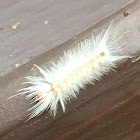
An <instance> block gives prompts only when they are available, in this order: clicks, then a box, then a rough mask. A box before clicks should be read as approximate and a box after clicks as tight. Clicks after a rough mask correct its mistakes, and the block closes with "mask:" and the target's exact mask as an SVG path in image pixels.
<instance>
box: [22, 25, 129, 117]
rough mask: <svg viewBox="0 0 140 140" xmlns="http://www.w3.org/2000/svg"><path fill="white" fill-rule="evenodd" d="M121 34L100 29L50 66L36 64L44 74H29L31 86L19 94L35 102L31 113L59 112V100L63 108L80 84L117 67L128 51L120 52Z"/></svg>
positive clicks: (92, 80)
mask: <svg viewBox="0 0 140 140" xmlns="http://www.w3.org/2000/svg"><path fill="white" fill-rule="evenodd" d="M121 37H122V35H121V36H119V35H118V34H114V35H112V33H111V28H110V26H109V28H108V29H107V31H106V32H105V33H103V32H101V33H100V34H99V35H97V37H96V38H94V36H93V35H91V37H90V38H88V39H85V40H84V41H83V42H81V43H79V44H78V47H75V48H74V49H72V50H68V51H66V52H64V56H62V57H60V58H59V60H58V62H57V63H52V64H53V66H52V67H50V68H48V69H42V68H40V67H39V66H37V65H35V66H36V67H37V68H38V70H39V71H40V74H41V76H29V77H27V80H28V81H29V82H27V83H29V84H31V86H29V87H27V88H24V89H22V90H21V91H20V93H19V94H27V99H29V100H31V102H36V104H35V105H34V106H33V107H32V108H30V109H29V111H31V114H30V117H29V118H33V117H35V116H38V115H40V114H41V113H43V112H44V111H45V110H49V111H50V113H51V114H53V115H54V116H55V115H56V112H57V107H58V102H60V104H61V106H62V109H63V111H65V109H66V104H67V101H69V100H70V99H71V98H76V95H77V94H78V93H79V90H80V89H81V88H85V86H86V85H87V84H94V83H95V82H96V81H99V80H100V79H101V77H102V76H103V75H106V74H108V72H109V71H110V70H112V69H113V68H115V67H116V64H117V63H118V62H120V61H121V60H122V59H124V58H128V57H127V56H125V55H123V56H122V55H119V52H120V51H121V50H122V49H121V45H120V43H119V40H120V38H121Z"/></svg>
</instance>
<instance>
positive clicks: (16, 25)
mask: <svg viewBox="0 0 140 140" xmlns="http://www.w3.org/2000/svg"><path fill="white" fill-rule="evenodd" d="M19 24H20V23H19V22H17V23H16V24H15V25H13V26H12V28H13V29H17V27H18V26H19Z"/></svg>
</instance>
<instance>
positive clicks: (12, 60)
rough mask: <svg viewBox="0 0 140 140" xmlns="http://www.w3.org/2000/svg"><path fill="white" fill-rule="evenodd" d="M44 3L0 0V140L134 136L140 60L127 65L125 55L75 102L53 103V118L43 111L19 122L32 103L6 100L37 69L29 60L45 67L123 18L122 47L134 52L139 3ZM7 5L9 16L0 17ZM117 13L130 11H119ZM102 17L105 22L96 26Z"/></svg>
mask: <svg viewBox="0 0 140 140" xmlns="http://www.w3.org/2000/svg"><path fill="white" fill-rule="evenodd" d="M44 2H45V1H36V2H33V1H30V2H27V1H22V2H19V1H16V0H9V1H8V2H6V1H2V5H3V6H4V9H2V6H1V5H0V6H1V9H0V10H1V11H3V12H0V21H2V22H1V29H0V33H1V34H0V35H1V38H0V46H1V50H2V51H0V56H1V59H0V62H1V66H0V75H1V77H0V94H1V96H0V139H1V140H32V139H34V140H46V139H47V140H63V139H64V140H66V139H70V140H76V139H78V140H82V139H83V140H84V139H87V140H90V139H91V140H93V139H95V140H139V139H140V121H139V120H140V119H139V118H140V96H139V94H140V61H137V62H135V63H133V62H131V61H132V59H129V60H128V61H127V62H125V63H122V64H121V65H120V66H119V67H118V68H117V69H116V72H111V73H109V75H107V76H104V77H103V79H102V80H101V81H99V82H97V83H96V85H95V86H93V85H88V86H87V88H86V89H85V90H81V91H80V94H79V95H78V97H77V99H74V100H72V101H71V103H68V105H67V110H66V112H65V113H63V112H62V110H61V108H60V107H59V109H58V113H57V116H56V118H55V119H53V117H52V116H50V115H49V114H48V112H45V113H43V114H42V115H40V116H39V117H36V118H34V119H32V120H30V121H28V122H25V121H26V120H27V119H28V115H27V114H28V113H27V110H28V109H29V108H30V107H31V105H30V104H29V101H27V100H26V99H25V97H24V96H23V97H19V96H18V97H15V98H12V99H10V100H8V97H10V96H12V95H14V94H15V93H16V92H17V90H19V89H21V88H23V87H24V86H22V85H21V84H22V83H23V82H25V78H24V77H26V76H29V75H32V74H36V73H37V70H36V69H35V68H34V67H33V64H37V65H39V66H44V65H48V62H49V61H52V60H53V61H55V60H57V58H58V57H59V56H61V55H62V54H63V51H64V50H68V49H70V48H72V47H73V46H75V44H77V42H79V41H81V40H82V39H83V38H85V36H86V35H87V34H90V33H91V32H92V31H93V30H95V31H96V30H97V29H98V30H97V33H98V32H100V28H103V26H104V24H108V23H109V22H110V21H112V20H116V21H115V23H117V22H120V21H122V23H121V26H120V28H121V29H122V30H124V31H127V29H130V31H131V32H130V33H129V34H128V36H127V35H126V37H125V41H126V46H127V47H128V49H127V50H129V52H131V51H133V50H135V51H136V50H139V44H140V42H139V37H140V34H139V32H140V24H139V23H140V16H139V13H140V1H138V0H137V1H135V2H134V3H132V4H130V5H128V4H129V3H131V2H132V1H129V0H125V1H121V0H120V1H117V0H115V1H114V2H112V1H110V0H108V1H102V0H101V1H97V0H89V1H88V2H87V1H84V0H83V1H81V3H80V4H79V2H78V1H75V0H71V2H68V3H67V2H64V0H60V1H47V2H46V3H47V7H46V6H45V5H43V4H44ZM32 3H34V4H32ZM61 4H62V5H61ZM53 5H54V7H53V8H52V7H51V6H53ZM60 5H61V6H62V7H65V8H64V9H63V8H62V7H61V6H60ZM126 5H128V6H127V7H125V6H126ZM25 7H26V8H27V9H25ZM35 7H38V9H37V10H36V9H35ZM50 7H51V8H50ZM66 7H71V8H72V9H70V8H66ZM93 7H95V9H94V8H93ZM106 7H108V8H106ZM123 7H124V8H123ZM77 8H78V10H77ZM6 9H8V11H7V13H9V14H5V16H4V15H3V13H5V11H6ZM60 9H61V10H62V11H63V12H62V13H61V12H59V11H60ZM119 9H120V10H119ZM26 10H27V12H26ZM118 10H119V11H118ZM116 11H117V13H115V12H116ZM124 12H125V13H129V14H127V16H124ZM16 13H17V14H16ZM55 13H59V14H57V15H56V14H55ZM63 13H65V14H63ZM112 13H114V14H113V15H111V14H112ZM14 15H17V16H16V17H14ZM46 15H47V21H48V22H47V21H46ZM52 15H53V17H52ZM109 15H111V16H109ZM107 16H109V17H107ZM13 17H14V18H13ZM64 17H65V22H64V21H63V20H62V19H63V18H64ZM105 17H107V18H105ZM12 19H13V20H12ZM89 19H90V20H89ZM101 19H104V20H103V21H101V22H99V23H98V24H97V25H95V23H96V22H98V21H100V20H101ZM10 20H11V21H10ZM77 20H78V21H77ZM8 21H9V22H8ZM44 21H46V22H45V24H44ZM18 22H19V25H18V24H17V23H18ZM50 23H51V24H50ZM56 23H57V24H56ZM16 24H17V25H16ZM58 25H60V26H58ZM72 25H75V26H72ZM94 25H95V26H94ZM132 25H133V26H132ZM13 26H14V28H16V29H13ZM44 27H45V29H46V30H47V31H48V32H46V30H45V29H44ZM85 29H87V30H85ZM83 30H85V31H84V32H82V31H83ZM134 31H135V32H134ZM81 32H82V33H81ZM79 33H81V34H79ZM77 34H78V35H77ZM73 37H74V38H73ZM134 48H135V49H134ZM135 51H134V52H135ZM24 63H25V65H23V64H24Z"/></svg>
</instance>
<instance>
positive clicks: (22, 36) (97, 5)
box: [0, 0, 133, 76]
mask: <svg viewBox="0 0 140 140" xmlns="http://www.w3.org/2000/svg"><path fill="white" fill-rule="evenodd" d="M132 1H133V0H123V1H122V0H114V1H111V0H86V1H85V0H81V1H80V2H79V0H36V1H34V0H30V1H28V0H23V1H19V0H8V1H5V0H1V1H0V49H1V51H0V64H1V66H0V76H3V75H4V74H6V73H9V72H11V71H13V70H14V69H16V68H17V66H18V65H22V64H25V63H27V62H29V61H31V60H33V59H34V58H36V57H37V56H39V55H41V54H43V53H44V52H47V51H49V50H51V49H52V48H55V47H56V46H58V45H60V44H62V43H64V42H66V41H68V40H69V39H71V38H73V37H74V36H76V35H77V34H79V33H81V32H82V31H84V30H86V29H87V28H89V27H91V26H93V25H94V24H95V23H97V22H99V21H100V20H101V19H104V18H105V17H107V16H108V15H110V14H112V13H114V12H116V11H117V10H119V9H121V8H122V7H124V6H126V5H128V4H129V3H131V2H132ZM45 21H48V24H44V23H45ZM18 22H19V23H20V24H19V27H17V29H16V30H14V29H13V28H12V26H13V25H15V24H16V23H18Z"/></svg>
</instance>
